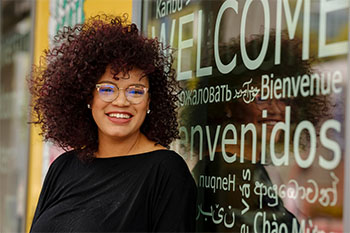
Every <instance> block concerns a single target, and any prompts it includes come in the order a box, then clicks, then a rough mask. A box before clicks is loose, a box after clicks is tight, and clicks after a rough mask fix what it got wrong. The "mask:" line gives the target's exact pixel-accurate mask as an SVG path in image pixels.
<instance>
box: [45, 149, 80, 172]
mask: <svg viewBox="0 0 350 233" xmlns="http://www.w3.org/2000/svg"><path fill="white" fill-rule="evenodd" d="M76 158H77V154H76V152H75V151H74V150H71V151H66V152H64V153H62V154H60V155H59V156H58V157H57V158H56V159H55V160H54V161H53V162H52V163H51V165H50V167H52V168H55V167H60V166H63V165H65V164H67V163H71V162H72V161H73V160H75V159H76Z"/></svg>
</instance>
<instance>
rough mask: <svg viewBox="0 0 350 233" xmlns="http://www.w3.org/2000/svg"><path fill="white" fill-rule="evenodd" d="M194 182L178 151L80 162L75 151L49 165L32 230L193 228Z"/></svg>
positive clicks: (182, 230)
mask: <svg viewBox="0 0 350 233" xmlns="http://www.w3.org/2000/svg"><path fill="white" fill-rule="evenodd" d="M195 208H196V184H195V182H194V180H193V178H192V176H191V174H190V172H189V170H188V168H187V165H186V163H185V162H184V160H183V159H182V158H181V157H180V156H179V155H178V154H177V153H176V152H174V151H170V150H157V151H152V152H147V153H143V154H136V155H130V156H124V157H113V158H96V159H94V160H93V161H92V162H86V163H84V162H82V161H80V160H79V159H78V158H77V156H76V153H75V152H74V151H71V152H66V153H64V154H62V155H61V156H59V157H58V158H57V159H56V160H55V161H54V162H53V163H52V165H51V166H50V169H49V171H48V173H47V175H46V178H45V181H44V185H43V188H42V191H41V194H40V198H39V202H38V206H37V209H36V212H35V215H34V219H33V223H32V228H31V232H126V231H128V232H140V231H141V232H170V231H181V232H190V231H194V230H195V218H196V216H195V215H196V209H195Z"/></svg>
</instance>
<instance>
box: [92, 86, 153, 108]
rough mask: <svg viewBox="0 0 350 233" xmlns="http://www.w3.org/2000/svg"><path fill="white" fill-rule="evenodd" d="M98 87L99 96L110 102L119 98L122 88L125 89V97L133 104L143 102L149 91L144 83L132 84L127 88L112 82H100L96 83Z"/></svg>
mask: <svg viewBox="0 0 350 233" xmlns="http://www.w3.org/2000/svg"><path fill="white" fill-rule="evenodd" d="M96 89H97V92H98V95H99V97H100V98H101V99H102V100H103V101H105V102H108V103H111V102H113V101H114V100H115V99H116V98H118V96H119V92H120V90H124V94H125V97H126V99H127V100H128V101H129V102H130V103H131V104H139V103H141V102H142V101H143V100H144V99H145V96H146V93H147V91H148V88H147V87H145V86H143V85H130V86H128V87H127V88H119V87H117V86H116V85H114V84H111V83H98V84H96Z"/></svg>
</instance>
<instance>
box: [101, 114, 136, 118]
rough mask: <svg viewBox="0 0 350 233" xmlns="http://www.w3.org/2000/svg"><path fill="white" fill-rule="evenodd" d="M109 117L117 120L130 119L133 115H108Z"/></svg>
mask: <svg viewBox="0 0 350 233" xmlns="http://www.w3.org/2000/svg"><path fill="white" fill-rule="evenodd" d="M106 115H107V116H109V117H111V118H117V119H129V118H131V117H132V115H129V114H125V113H109V114H108V113H107V114H106Z"/></svg>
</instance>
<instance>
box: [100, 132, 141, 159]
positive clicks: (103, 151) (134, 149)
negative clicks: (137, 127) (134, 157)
mask: <svg viewBox="0 0 350 233" xmlns="http://www.w3.org/2000/svg"><path fill="white" fill-rule="evenodd" d="M145 139H146V136H144V135H143V134H142V133H141V132H138V133H136V134H133V135H132V136H130V137H127V138H111V137H104V136H102V135H100V136H99V145H98V151H97V153H96V157H99V158H105V157H117V156H125V155H131V154H136V153H140V151H139V149H140V147H141V146H140V145H142V144H143V143H145Z"/></svg>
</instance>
